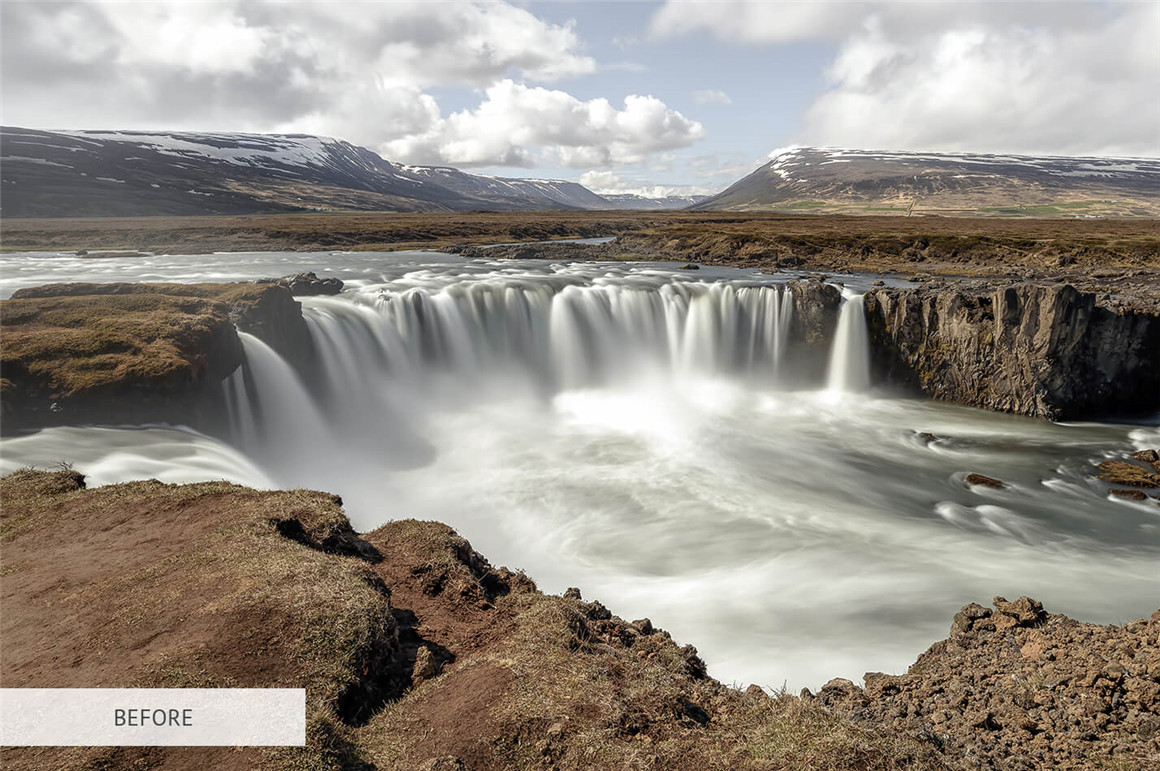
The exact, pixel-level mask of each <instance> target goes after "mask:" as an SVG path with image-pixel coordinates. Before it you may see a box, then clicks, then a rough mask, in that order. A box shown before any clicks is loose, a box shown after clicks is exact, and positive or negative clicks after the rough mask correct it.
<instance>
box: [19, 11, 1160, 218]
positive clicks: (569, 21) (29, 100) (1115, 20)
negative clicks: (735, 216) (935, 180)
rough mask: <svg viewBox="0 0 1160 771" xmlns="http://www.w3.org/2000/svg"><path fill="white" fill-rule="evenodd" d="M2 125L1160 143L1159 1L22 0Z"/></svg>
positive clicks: (752, 152)
mask: <svg viewBox="0 0 1160 771" xmlns="http://www.w3.org/2000/svg"><path fill="white" fill-rule="evenodd" d="M0 35H2V40H0V44H2V48H0V120H2V122H3V124H4V125H9V126H23V127H28V128H44V129H131V130H150V131H154V130H185V131H215V132H227V131H229V132H232V131H244V132H260V133H310V134H323V135H327V136H333V137H336V138H339V139H345V140H347V141H350V142H353V143H355V144H359V145H363V146H365V147H369V148H371V149H373V150H375V151H376V152H378V153H380V154H381V155H383V157H385V158H388V159H389V160H392V161H397V162H404V163H411V164H430V165H451V166H456V167H458V168H462V169H465V170H469V171H472V172H475V173H484V174H496V175H502V176H520V177H551V178H562V179H570V180H576V181H580V182H582V183H584V184H585V185H587V186H588V187H590V188H592V189H593V190H596V191H597V192H603V193H616V192H633V193H638V194H646V195H666V194H690V193H712V192H717V191H719V190H721V189H723V188H725V187H727V186H728V185H729V184H731V183H732V182H734V181H735V180H737V179H738V178H740V177H742V176H744V175H745V174H747V173H749V172H751V171H753V170H754V169H755V168H757V167H758V166H760V165H761V164H762V163H764V162H766V161H767V160H768V158H769V157H770V154H771V153H772V152H774V151H776V150H777V149H779V148H783V147H786V146H792V145H807V146H836V147H857V148H863V149H881V150H922V151H960V152H996V153H1027V154H1052V155H1123V156H1145V157H1157V156H1160V85H1158V84H1160V2H1157V1H1156V0H1147V1H1146V2H1128V3H1112V2H1064V3H1053V2H1032V3H1008V2H971V1H970V0H960V2H954V3H937V2H913V1H912V2H821V1H815V2H769V1H766V2H744V1H740V0H714V1H713V2H697V1H692V2H688V1H686V2H677V1H674V0H669V1H668V2H598V1H591V2H471V1H469V0H460V1H458V2H437V1H428V2H375V1H374V0H360V1H358V2H343V1H342V0H334V1H332V2H306V1H299V2H285V1H284V0H200V1H194V2H141V1H136V2H133V1H122V2H93V1H89V2H74V1H72V0H64V1H61V2H53V1H50V0H37V1H35V2H20V1H19V0H0Z"/></svg>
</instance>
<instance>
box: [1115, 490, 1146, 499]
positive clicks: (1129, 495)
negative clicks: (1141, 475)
mask: <svg viewBox="0 0 1160 771" xmlns="http://www.w3.org/2000/svg"><path fill="white" fill-rule="evenodd" d="M1108 494H1109V495H1114V496H1116V497H1117V498H1125V499H1127V500H1129V501H1146V500H1148V496H1147V495H1145V494H1144V491H1143V490H1125V489H1122V488H1117V489H1112V490H1108Z"/></svg>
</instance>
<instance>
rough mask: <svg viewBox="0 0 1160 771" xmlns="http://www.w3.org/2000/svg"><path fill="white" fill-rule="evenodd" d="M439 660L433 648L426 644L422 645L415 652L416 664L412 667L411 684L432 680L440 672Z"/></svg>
mask: <svg viewBox="0 0 1160 771" xmlns="http://www.w3.org/2000/svg"><path fill="white" fill-rule="evenodd" d="M439 670H440V666H439V662H438V661H437V660H436V659H435V655H434V654H433V653H431V649H430V648H428V647H427V646H426V645H423V646H420V648H419V650H418V651H416V652H415V664H414V665H413V666H412V667H411V684H412V685H418V684H419V683H421V682H423V681H424V680H430V679H431V678H432V677H435V676H436V675H437V674H439Z"/></svg>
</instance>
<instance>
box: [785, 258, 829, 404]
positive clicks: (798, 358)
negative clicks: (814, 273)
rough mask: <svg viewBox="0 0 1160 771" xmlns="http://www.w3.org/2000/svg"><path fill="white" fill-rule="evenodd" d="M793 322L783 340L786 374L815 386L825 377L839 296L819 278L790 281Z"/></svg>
mask: <svg viewBox="0 0 1160 771" xmlns="http://www.w3.org/2000/svg"><path fill="white" fill-rule="evenodd" d="M788 287H789V290H790V292H792V293H793V321H792V323H791V324H790V329H789V337H788V339H787V340H786V342H787V344H788V345H787V350H786V364H787V365H788V366H787V367H786V369H787V371H789V372H792V373H795V375H796V376H797V377H800V378H801V381H802V384H803V385H806V386H807V387H808V386H809V384H817V383H820V382H822V381H823V379H824V378H825V376H826V361H827V353H828V351H829V349H830V342H831V341H832V340H833V339H834V331H835V330H836V329H837V326H838V309H839V306H840V305H841V304H842V293H841V292H840V291H839V290H838V288H837V287H836V286H834V285H833V284H826V283H823V282H822V281H820V280H818V279H810V280H807V281H791V282H790V283H789V285H788Z"/></svg>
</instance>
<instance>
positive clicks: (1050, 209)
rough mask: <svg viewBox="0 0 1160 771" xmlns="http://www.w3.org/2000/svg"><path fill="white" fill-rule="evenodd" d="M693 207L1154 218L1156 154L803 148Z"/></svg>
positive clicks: (1158, 184) (1159, 189) (1158, 207)
mask: <svg viewBox="0 0 1160 771" xmlns="http://www.w3.org/2000/svg"><path fill="white" fill-rule="evenodd" d="M692 208H694V209H716V210H721V209H727V210H733V211H792V212H817V213H836V212H839V213H844V214H948V215H955V214H971V215H986V216H1036V217H1043V216H1047V217H1051V216H1070V217H1074V216H1081V217H1082V216H1148V217H1155V216H1160V159H1153V158H1062V157H1049V156H1043V157H1033V156H1017V155H978V154H965V153H962V154H960V153H909V152H873V151H868V150H838V149H820V148H811V147H802V148H794V149H790V150H785V151H783V152H780V153H778V154H777V155H776V156H774V157H773V160H771V161H770V162H769V163H767V164H766V165H764V166H762V167H761V168H759V169H757V171H755V172H753V173H752V174H750V175H749V176H747V177H745V178H743V179H741V180H739V181H738V182H736V183H735V184H733V185H732V186H731V187H729V188H728V189H726V190H725V191H723V192H721V193H719V194H717V195H715V196H712V197H710V198H708V199H706V200H704V201H701V202H700V203H698V204H696V205H694V206H693V207H692Z"/></svg>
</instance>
